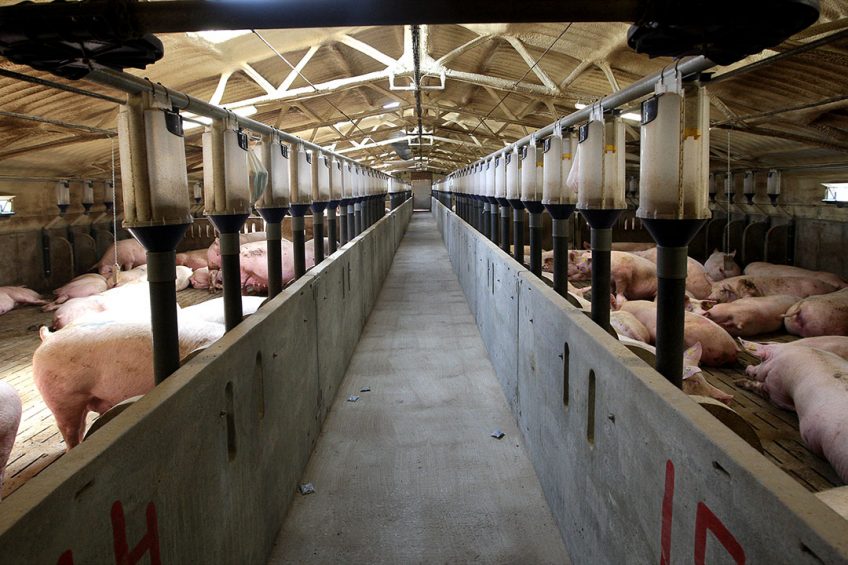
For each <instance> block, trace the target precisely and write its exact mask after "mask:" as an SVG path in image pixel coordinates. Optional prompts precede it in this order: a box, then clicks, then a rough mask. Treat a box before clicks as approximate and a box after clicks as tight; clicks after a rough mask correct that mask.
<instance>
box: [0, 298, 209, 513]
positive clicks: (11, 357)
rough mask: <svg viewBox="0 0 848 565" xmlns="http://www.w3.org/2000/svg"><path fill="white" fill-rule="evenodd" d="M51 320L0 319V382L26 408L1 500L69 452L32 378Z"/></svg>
mask: <svg viewBox="0 0 848 565" xmlns="http://www.w3.org/2000/svg"><path fill="white" fill-rule="evenodd" d="M216 296H220V295H219V294H218V295H216V294H210V293H209V291H207V290H198V289H193V288H187V289H185V290H182V291H180V292H178V293H177V301H178V303H179V305H180V306H181V307H186V306H191V305H193V304H199V303H201V302H205V301H207V300H209V299H211V298H215V297H216ZM52 319H53V312H42V311H41V308H40V307H38V306H26V307H23V308H18V309H15V310H12V311H11V312H7V313H6V314H4V315H3V316H2V317H0V381H4V382H6V383H8V384H10V385H12V386H13V387H14V388H15V389H16V390H17V391H18V394H19V395H20V397H21V402H22V403H23V414H22V416H21V425H20V427H19V428H18V434H17V436H16V438H15V446H14V448H12V454H11V456H10V457H9V462H8V464H7V466H6V478H5V481H4V482H3V485H2V491H0V495H2V498H6V497H7V496H9V495H10V494H12V493H13V492H15V491H16V490H17V489H19V488H21V487H22V486H23V485H24V484H26V482H27V481H28V480H30V479H31V478H33V477H35V476H36V475H38V474H39V473H40V472H41V471H43V470H44V469H45V468H46V467H48V466H49V465H50V464H51V463H53V462H54V461H56V460H57V459H58V458H59V457H61V456H62V454H63V453H64V452H65V442H64V441H63V440H62V436H61V435H60V434H59V429H58V428H57V427H56V420H55V419H54V418H53V414H52V413H51V412H50V410H49V409H48V408H47V406H46V405H45V404H44V401H43V400H42V399H41V394H40V393H39V392H38V389H37V388H36V387H35V382H34V381H33V378H32V354H33V353H34V352H35V350H36V349H37V348H38V346H39V345H40V344H41V339H40V338H39V336H38V329H39V327H41V326H44V325H49V324H50V322H51V321H52ZM96 418H97V414H95V413H93V412H92V413H90V414H89V415H88V419H87V425H86V427H88V426H90V425H91V423H92V422H93V421H94V420H95V419H96Z"/></svg>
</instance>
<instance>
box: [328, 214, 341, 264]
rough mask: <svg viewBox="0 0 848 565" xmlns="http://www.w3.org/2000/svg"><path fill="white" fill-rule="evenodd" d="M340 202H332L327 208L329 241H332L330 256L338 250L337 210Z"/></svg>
mask: <svg viewBox="0 0 848 565" xmlns="http://www.w3.org/2000/svg"><path fill="white" fill-rule="evenodd" d="M338 205H339V203H338V202H330V205H329V206H328V207H327V239H329V240H330V255H332V254H333V253H335V252H336V249H338V244H337V242H338V237H339V234H338V222H337V221H336V208H338Z"/></svg>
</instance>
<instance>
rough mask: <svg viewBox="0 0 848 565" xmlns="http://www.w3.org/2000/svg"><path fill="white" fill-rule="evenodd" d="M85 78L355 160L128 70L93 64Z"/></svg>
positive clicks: (353, 161) (347, 159) (346, 159)
mask: <svg viewBox="0 0 848 565" xmlns="http://www.w3.org/2000/svg"><path fill="white" fill-rule="evenodd" d="M85 80H87V81H91V82H94V83H97V84H102V85H103V86H109V87H111V88H116V89H118V90H122V91H124V92H126V93H127V94H137V93H139V92H143V91H145V90H150V89H158V90H161V91H162V92H164V93H165V94H167V96H169V97H170V99H171V102H172V103H173V104H174V106H176V107H177V108H179V109H180V110H186V111H189V112H192V113H194V114H197V115H199V116H206V117H208V118H213V119H214V118H219V119H226V118H230V119H233V120H235V121H237V122H238V124H239V125H240V126H243V127H245V128H246V129H249V130H251V131H253V132H256V133H260V134H268V135H273V134H277V135H278V136H279V137H280V139H282V140H283V141H287V142H289V143H301V144H303V145H304V147H306V148H308V149H313V150H316V151H321V152H323V153H328V154H332V155H335V156H336V157H337V158H339V159H344V160H345V161H349V162H351V163H356V161H355V160H353V159H351V158H349V157H345V156H344V155H341V154H340V153H336V152H334V151H329V150H327V149H325V148H324V147H321V146H320V145H317V144H315V143H311V142H309V141H306V140H304V139H301V138H299V137H297V136H294V135H291V134H290V133H286V132H284V131H281V130H278V129H276V128H273V127H271V126H269V125H267V124H264V123H262V122H257V121H256V120H251V119H250V118H246V117H244V116H238V115H235V114H233V113H232V112H228V111H227V110H226V109H225V108H222V107H220V106H215V105H213V104H209V103H207V102H204V101H203V100H199V99H197V98H195V97H193V96H189V95H188V94H185V93H183V92H179V91H177V90H170V89H166V88H165V87H163V86H161V85H154V84H153V83H152V82H150V81H148V80H145V79H143V78H140V77H137V76H134V75H131V74H128V73H123V72H120V71H115V70H112V69H108V68H105V67H96V68H95V69H94V70H93V71H91V72H90V73H89V74H88V75H87V76H86V77H85Z"/></svg>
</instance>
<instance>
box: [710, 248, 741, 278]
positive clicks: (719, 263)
mask: <svg viewBox="0 0 848 565" xmlns="http://www.w3.org/2000/svg"><path fill="white" fill-rule="evenodd" d="M734 257H736V251H734V252H733V253H722V252H721V251H719V250H718V249H715V250H713V253H712V255H710V256H709V257H708V258H707V260H706V261H705V262H704V269H705V270H706V271H707V276H708V277H710V280H711V281H713V282H718V281H722V280H724V279H726V278H730V277H738V276H739V275H741V274H742V269H741V268H740V267H739V265H737V264H736V262H735V261H734V260H733V258H734Z"/></svg>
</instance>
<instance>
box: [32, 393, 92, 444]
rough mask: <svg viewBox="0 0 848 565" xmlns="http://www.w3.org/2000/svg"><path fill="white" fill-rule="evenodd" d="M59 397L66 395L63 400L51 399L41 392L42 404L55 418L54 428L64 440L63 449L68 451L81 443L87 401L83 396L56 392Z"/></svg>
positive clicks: (49, 395) (48, 395)
mask: <svg viewBox="0 0 848 565" xmlns="http://www.w3.org/2000/svg"><path fill="white" fill-rule="evenodd" d="M56 392H57V393H58V394H59V395H66V396H65V397H64V398H53V396H52V395H51V394H47V395H45V394H44V392H42V394H41V396H42V397H43V398H44V403H45V404H46V405H47V408H49V409H50V412H52V413H53V417H54V418H56V426H57V427H58V428H59V433H60V434H62V439H64V440H65V449H66V450H67V451H70V450H71V449H72V448H74V447H76V446H77V445H79V444H80V442H81V441H82V436H83V433H84V432H85V417H86V415H87V414H88V408H87V406H86V405H87V404H88V399H87V398H86V397H85V396H81V395H79V394H74V393H73V392H70V393H69V392H67V391H56Z"/></svg>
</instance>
